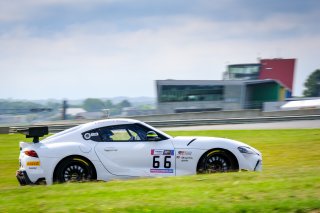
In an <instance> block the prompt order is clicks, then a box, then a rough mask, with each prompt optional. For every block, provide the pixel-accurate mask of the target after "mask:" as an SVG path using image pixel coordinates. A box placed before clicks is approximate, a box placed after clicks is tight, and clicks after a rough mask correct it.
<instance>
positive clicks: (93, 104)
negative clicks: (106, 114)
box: [83, 98, 105, 112]
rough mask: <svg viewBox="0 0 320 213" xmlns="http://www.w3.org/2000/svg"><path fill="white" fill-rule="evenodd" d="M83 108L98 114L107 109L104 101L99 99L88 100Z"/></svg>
mask: <svg viewBox="0 0 320 213" xmlns="http://www.w3.org/2000/svg"><path fill="white" fill-rule="evenodd" d="M83 108H84V109H85V110H87V111H88V112H97V111H101V110H102V109H105V105H104V103H103V101H101V100H100V99H97V98H87V99H86V100H84V102H83Z"/></svg>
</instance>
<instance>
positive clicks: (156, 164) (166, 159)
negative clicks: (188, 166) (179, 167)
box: [152, 156, 171, 169]
mask: <svg viewBox="0 0 320 213" xmlns="http://www.w3.org/2000/svg"><path fill="white" fill-rule="evenodd" d="M159 158H160V156H153V163H152V165H153V168H159V167H160V161H159V160H158V159H159ZM169 159H171V156H164V168H166V169H168V168H171V161H170V160H169Z"/></svg>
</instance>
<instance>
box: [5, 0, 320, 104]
mask: <svg viewBox="0 0 320 213" xmlns="http://www.w3.org/2000/svg"><path fill="white" fill-rule="evenodd" d="M319 21H320V1H318V0H303V1H302V0H286V1H285V0H283V1H279V0H269V1H258V0H197V1H191V0H181V1H175V0H158V1H156V0H105V1H98V0H90V1H89V0H45V1H39V0H28V1H27V0H26V1H23V0H0V74H1V76H0V79H1V80H0V81H1V83H0V99H1V98H14V99H47V98H67V99H81V98H87V97H97V98H103V97H114V96H130V97H136V96H153V97H155V96H156V91H155V82H154V80H157V79H181V80H182V79H196V80H199V79H200V80H201V79H204V80H209V79H213V80H220V79H222V72H223V71H225V69H226V65H227V64H234V63H256V62H257V58H258V57H260V58H278V57H281V58H296V59H297V64H296V73H295V86H294V91H293V94H294V95H301V94H302V91H303V83H304V81H305V79H306V77H307V76H308V75H309V74H310V73H311V72H313V71H314V70H315V69H318V68H320V24H319Z"/></svg>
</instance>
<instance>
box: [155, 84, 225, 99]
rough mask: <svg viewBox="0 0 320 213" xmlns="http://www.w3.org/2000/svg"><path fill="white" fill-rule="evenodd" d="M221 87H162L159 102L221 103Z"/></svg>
mask: <svg viewBox="0 0 320 213" xmlns="http://www.w3.org/2000/svg"><path fill="white" fill-rule="evenodd" d="M221 100H223V86H220V85H203V86H201V85H162V86H160V94H159V102H182V101H189V102H190V101H221Z"/></svg>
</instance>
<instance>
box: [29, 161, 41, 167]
mask: <svg viewBox="0 0 320 213" xmlns="http://www.w3.org/2000/svg"><path fill="white" fill-rule="evenodd" d="M27 166H40V161H29V162H27Z"/></svg>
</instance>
